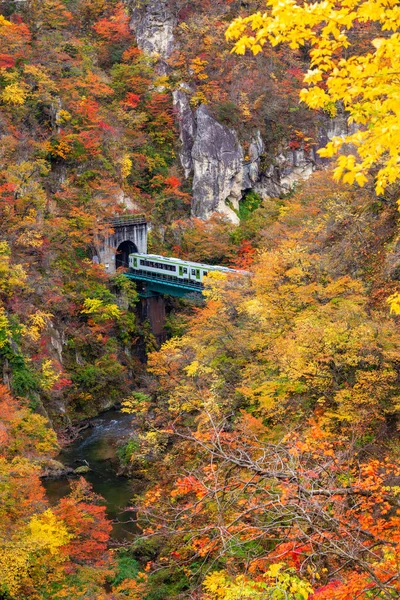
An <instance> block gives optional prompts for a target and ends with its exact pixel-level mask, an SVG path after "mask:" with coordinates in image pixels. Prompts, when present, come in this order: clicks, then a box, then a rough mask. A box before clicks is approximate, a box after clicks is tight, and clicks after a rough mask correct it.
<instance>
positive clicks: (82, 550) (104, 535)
mask: <svg viewBox="0 0 400 600" xmlns="http://www.w3.org/2000/svg"><path fill="white" fill-rule="evenodd" d="M99 500H100V498H99V497H98V496H96V495H95V494H94V493H93V492H92V491H91V487H90V485H89V484H88V483H87V482H86V481H85V480H84V479H83V478H81V479H80V480H79V481H78V482H75V483H73V484H72V493H71V494H70V495H69V496H68V497H67V498H62V500H60V504H59V506H58V507H57V509H56V512H57V514H58V516H59V517H60V518H61V519H63V520H64V521H65V523H66V525H67V527H68V529H69V530H70V531H71V532H72V533H73V535H74V538H73V539H72V540H71V541H70V542H69V543H68V544H67V545H66V546H65V548H64V552H65V553H66V555H67V556H69V558H70V559H71V560H72V561H73V562H77V563H79V564H83V563H84V564H91V565H98V564H102V563H104V560H105V558H106V557H105V556H104V555H105V552H106V550H107V542H108V540H109V539H110V533H111V528H112V526H111V523H110V521H108V520H107V517H106V508H105V506H99V505H98V504H97V503H98V502H99Z"/></svg>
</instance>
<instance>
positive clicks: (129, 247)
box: [115, 240, 138, 269]
mask: <svg viewBox="0 0 400 600" xmlns="http://www.w3.org/2000/svg"><path fill="white" fill-rule="evenodd" d="M136 252H138V249H137V246H136V244H134V243H133V242H131V241H130V240H125V241H124V242H121V244H120V245H119V246H118V248H117V253H116V255H115V268H116V269H118V268H119V267H124V268H125V269H127V268H128V267H129V255H130V254H134V253H136Z"/></svg>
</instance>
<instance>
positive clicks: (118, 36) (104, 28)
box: [93, 2, 131, 42]
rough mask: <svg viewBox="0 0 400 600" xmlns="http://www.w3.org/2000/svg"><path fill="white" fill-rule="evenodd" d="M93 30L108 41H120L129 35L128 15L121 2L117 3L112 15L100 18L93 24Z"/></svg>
mask: <svg viewBox="0 0 400 600" xmlns="http://www.w3.org/2000/svg"><path fill="white" fill-rule="evenodd" d="M93 29H94V30H95V32H96V33H97V34H98V35H99V36H100V37H102V38H103V39H104V40H107V41H108V42H120V41H122V40H123V39H125V38H128V37H129V36H130V35H131V32H130V30H129V16H128V13H127V10H126V7H125V6H124V4H123V3H122V2H120V3H119V4H117V6H116V7H115V9H114V12H113V13H112V15H111V16H110V17H108V18H104V19H100V20H99V21H98V22H97V23H96V24H95V25H93Z"/></svg>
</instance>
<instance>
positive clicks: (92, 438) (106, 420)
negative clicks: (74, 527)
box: [43, 411, 140, 542]
mask: <svg viewBox="0 0 400 600" xmlns="http://www.w3.org/2000/svg"><path fill="white" fill-rule="evenodd" d="M91 425H92V426H91V427H90V428H89V429H86V430H85V431H84V432H83V433H82V434H81V435H80V436H79V438H78V439H76V440H75V441H74V442H73V443H72V444H70V445H69V446H67V447H65V448H64V449H63V450H62V451H61V453H60V455H59V456H57V457H56V459H57V460H59V461H60V462H62V463H63V464H64V465H67V466H69V467H72V468H73V469H75V468H76V467H79V466H82V465H85V464H88V466H89V467H90V471H89V472H88V473H85V474H84V475H83V476H84V477H85V479H86V480H87V481H89V482H90V483H91V484H92V486H93V490H94V491H95V492H96V493H97V494H100V495H101V496H103V498H104V500H105V504H106V507H107V514H108V517H109V519H111V520H112V521H113V531H112V538H113V539H114V540H115V541H117V542H122V541H125V540H129V539H130V538H132V536H133V535H134V534H135V533H136V532H137V527H136V525H135V523H134V522H133V517H134V514H133V513H132V512H129V511H128V512H124V510H125V509H126V508H127V507H129V506H130V505H131V502H132V497H133V496H134V495H135V494H136V493H138V491H139V488H140V482H139V481H138V480H136V481H135V480H134V479H133V480H132V479H128V478H127V477H119V476H118V475H117V471H118V457H117V449H118V446H119V445H120V444H121V442H123V441H124V440H125V441H128V439H129V438H130V437H131V436H132V417H131V416H130V415H127V414H123V413H121V412H119V411H109V412H107V413H104V414H103V415H100V416H99V417H96V418H94V419H93V420H92V421H91ZM69 481H70V477H64V478H60V479H47V480H45V481H44V482H43V484H44V487H45V488H46V493H47V496H48V498H49V501H50V503H56V502H57V501H58V500H59V499H60V498H62V497H63V496H66V495H67V494H68V493H69V491H70V486H69Z"/></svg>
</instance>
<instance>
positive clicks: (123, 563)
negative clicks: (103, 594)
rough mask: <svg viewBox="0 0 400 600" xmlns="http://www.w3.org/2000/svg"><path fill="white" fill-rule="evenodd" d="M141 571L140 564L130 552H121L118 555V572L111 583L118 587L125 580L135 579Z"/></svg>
mask: <svg viewBox="0 0 400 600" xmlns="http://www.w3.org/2000/svg"><path fill="white" fill-rule="evenodd" d="M139 570H140V566H139V563H138V562H137V560H136V559H134V558H133V557H132V556H131V554H130V551H129V550H119V551H118V554H117V570H116V573H115V575H114V577H113V579H112V581H111V584H112V585H113V586H117V585H119V584H120V583H122V582H123V581H124V580H125V579H135V578H136V577H137V576H138V573H139Z"/></svg>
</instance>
